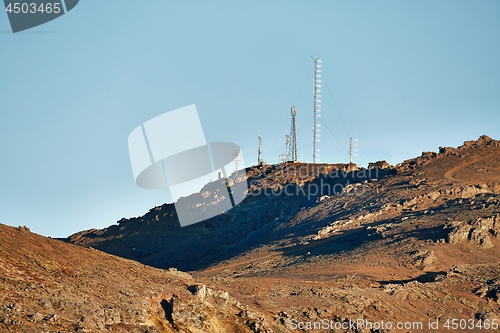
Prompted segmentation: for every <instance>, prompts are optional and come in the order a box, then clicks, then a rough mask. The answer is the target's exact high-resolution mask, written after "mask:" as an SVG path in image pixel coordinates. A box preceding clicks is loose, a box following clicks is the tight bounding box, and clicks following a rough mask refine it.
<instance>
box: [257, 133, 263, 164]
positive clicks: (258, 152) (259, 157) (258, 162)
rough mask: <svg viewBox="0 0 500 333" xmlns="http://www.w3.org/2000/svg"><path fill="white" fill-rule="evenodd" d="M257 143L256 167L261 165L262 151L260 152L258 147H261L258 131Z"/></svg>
mask: <svg viewBox="0 0 500 333" xmlns="http://www.w3.org/2000/svg"><path fill="white" fill-rule="evenodd" d="M258 143H259V148H258V149H257V154H258V155H257V165H261V164H262V158H261V156H262V155H261V154H262V151H261V150H260V147H261V146H262V139H261V138H260V131H259V139H258Z"/></svg>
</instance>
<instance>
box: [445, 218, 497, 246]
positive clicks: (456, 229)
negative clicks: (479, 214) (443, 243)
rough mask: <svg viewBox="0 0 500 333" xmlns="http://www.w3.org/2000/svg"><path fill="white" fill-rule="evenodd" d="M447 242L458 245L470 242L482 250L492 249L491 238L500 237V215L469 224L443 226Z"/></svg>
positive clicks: (455, 223)
mask: <svg viewBox="0 0 500 333" xmlns="http://www.w3.org/2000/svg"><path fill="white" fill-rule="evenodd" d="M445 230H447V231H448V236H447V242H448V243H450V244H459V243H464V242H471V243H474V244H477V245H479V246H481V247H484V248H491V247H493V242H492V237H494V238H496V237H498V236H499V235H500V215H495V216H491V217H487V218H479V219H477V220H474V221H470V222H460V221H458V222H452V223H449V224H447V225H446V226H445Z"/></svg>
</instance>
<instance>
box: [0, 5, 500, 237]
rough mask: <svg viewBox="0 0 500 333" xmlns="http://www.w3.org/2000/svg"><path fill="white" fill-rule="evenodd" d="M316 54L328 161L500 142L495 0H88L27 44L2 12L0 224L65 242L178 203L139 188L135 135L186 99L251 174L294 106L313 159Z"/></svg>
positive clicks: (280, 135)
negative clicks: (236, 148)
mask: <svg viewBox="0 0 500 333" xmlns="http://www.w3.org/2000/svg"><path fill="white" fill-rule="evenodd" d="M316 54H318V55H319V57H320V59H322V60H323V78H324V83H326V84H324V85H323V98H322V100H323V103H322V105H323V107H322V110H323V112H322V118H321V122H320V123H321V124H322V141H321V142H320V143H319V148H320V150H321V155H322V156H321V161H323V162H347V161H348V153H347V150H346V148H347V147H348V142H349V137H350V136H352V137H354V138H356V139H358V140H359V142H358V145H359V147H358V150H359V151H358V153H357V154H358V156H357V157H355V162H357V163H358V164H360V165H366V164H367V163H368V162H370V161H376V160H381V159H386V160H387V161H389V162H390V163H393V164H395V163H399V162H401V161H403V160H405V159H408V158H412V157H415V156H417V155H420V153H421V152H422V151H436V150H437V148H438V146H458V145H460V144H462V142H463V141H464V140H471V139H476V138H477V137H479V136H480V135H481V134H487V135H489V136H491V137H493V138H495V139H500V127H499V124H500V61H499V59H500V2H499V1H496V0H495V1H456V0H453V1H434V0H432V1H427V0H423V1H400V0H397V1H331V0H325V1H291V0H286V1H285V0H283V1H191V2H188V1H163V0H161V1H160V0H149V1H118V0H106V1H102V0H82V1H80V3H79V4H78V5H77V6H76V7H75V8H74V9H73V10H72V11H71V12H69V13H68V14H66V15H64V16H62V17H60V18H58V19H56V20H54V21H51V22H49V23H47V24H44V25H42V26H39V27H36V28H33V29H31V30H28V31H26V32H20V33H17V34H12V32H11V31H10V26H9V23H8V20H7V15H6V13H2V12H0V222H1V223H4V224H9V225H15V226H17V225H26V226H28V227H30V228H31V229H32V231H34V232H37V233H41V234H43V235H47V236H52V237H65V236H68V235H69V234H72V233H74V232H77V231H79V230H83V229H90V228H103V227H106V226H109V225H111V224H114V223H115V222H116V221H117V220H119V219H120V218H122V217H133V216H139V215H142V214H144V213H146V212H147V211H148V210H149V209H150V208H152V207H154V206H155V205H160V204H162V203H164V202H168V201H169V198H170V194H169V193H168V191H166V190H165V191H155V190H145V189H142V188H139V187H137V186H136V185H135V183H134V179H133V176H132V171H131V166H130V161H129V156H128V147H127V138H128V135H129V134H130V132H131V131H132V130H133V129H134V128H136V127H137V126H139V125H140V124H142V123H143V122H145V121H147V120H149V119H151V118H153V117H155V116H157V115H160V114H162V113H164V112H167V111H170V110H173V109H176V108H179V107H183V106H186V105H190V104H196V106H197V109H198V113H199V115H200V119H201V123H202V125H203V128H204V131H205V136H206V139H207V141H229V142H234V143H237V144H239V145H240V146H241V148H242V152H243V156H244V160H245V163H246V164H247V165H252V164H255V163H256V160H257V133H258V132H259V131H260V132H261V136H262V139H263V158H264V160H266V161H267V162H277V161H278V155H279V153H281V152H282V150H283V149H284V136H285V131H289V128H290V116H289V113H290V107H291V106H292V105H295V106H297V109H298V118H297V127H298V142H299V143H298V150H299V157H300V156H302V159H303V160H305V161H311V160H312V152H311V150H312V143H311V142H312V131H311V126H312V76H313V73H312V59H311V56H315V55H316ZM186 135H189V133H186Z"/></svg>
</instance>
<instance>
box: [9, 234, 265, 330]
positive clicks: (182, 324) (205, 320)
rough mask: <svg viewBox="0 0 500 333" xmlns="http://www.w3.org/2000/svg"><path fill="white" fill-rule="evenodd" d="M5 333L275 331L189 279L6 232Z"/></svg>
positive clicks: (238, 305)
mask: <svg viewBox="0 0 500 333" xmlns="http://www.w3.org/2000/svg"><path fill="white" fill-rule="evenodd" d="M0 291H1V293H0V332H2V333H3V332H34V333H35V332H36V333H39V332H100V331H106V332H228V333H229V332H231V333H232V332H252V329H251V328H252V327H261V328H263V329H267V327H269V326H268V325H266V324H265V323H263V319H264V318H265V317H264V316H263V315H262V314H258V313H256V312H253V311H251V309H250V308H249V307H248V306H245V305H243V304H241V303H239V302H238V301H237V300H236V299H234V298H233V297H232V296H231V295H229V294H228V293H227V292H224V291H220V290H216V289H211V288H207V287H206V286H204V285H203V284H201V283H199V282H197V281H196V280H193V278H192V277H191V276H190V275H189V274H187V273H183V272H180V271H176V270H169V271H166V270H159V269H156V268H152V267H148V266H145V265H143V264H140V263H138V262H134V261H131V260H126V259H122V258H119V257H115V256H112V255H109V254H106V253H103V252H100V251H98V250H94V249H85V248H83V247H79V246H75V245H71V244H67V243H64V242H61V241H58V240H53V239H50V238H45V237H42V236H39V235H36V234H33V233H31V232H30V231H29V230H28V229H27V228H24V227H19V228H12V227H8V226H4V225H0ZM269 329H271V328H269Z"/></svg>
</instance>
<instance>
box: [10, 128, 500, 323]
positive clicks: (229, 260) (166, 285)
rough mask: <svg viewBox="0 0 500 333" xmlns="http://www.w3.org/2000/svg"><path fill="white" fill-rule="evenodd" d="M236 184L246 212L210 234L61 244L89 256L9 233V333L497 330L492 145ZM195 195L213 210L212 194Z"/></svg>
mask: <svg viewBox="0 0 500 333" xmlns="http://www.w3.org/2000/svg"><path fill="white" fill-rule="evenodd" d="M230 181H235V182H239V181H246V182H248V184H249V188H250V190H249V196H248V198H247V199H245V200H244V201H243V202H242V203H241V204H240V205H238V206H237V207H235V208H234V209H232V210H230V211H228V212H226V213H225V214H223V215H221V216H218V217H216V218H213V219H210V220H207V221H205V222H202V223H198V224H194V225H191V226H188V227H184V228H181V227H180V226H179V223H178V221H177V218H176V214H175V209H174V206H173V205H169V204H165V205H162V206H159V207H155V208H153V209H151V210H150V211H149V212H148V213H146V214H145V215H144V216H141V217H136V218H130V219H122V220H120V221H118V223H117V224H116V225H113V226H110V227H109V228H106V229H102V230H95V229H94V230H88V231H82V232H80V233H77V234H75V235H72V236H70V237H69V238H68V239H67V240H66V242H71V243H74V244H76V245H80V246H83V247H88V248H90V247H92V249H84V248H83V247H80V246H75V245H72V244H67V243H64V242H61V241H56V240H50V239H46V238H42V237H40V236H37V235H33V234H31V233H29V232H27V231H26V230H24V229H22V228H20V229H19V230H15V229H12V228H8V227H2V228H3V229H1V230H2V240H1V243H0V250H1V251H2V252H1V257H0V260H2V264H1V265H0V267H2V269H5V270H6V272H9V273H7V274H2V276H6V278H5V279H4V280H0V282H2V283H3V285H2V288H3V289H5V290H6V291H7V292H6V293H4V294H5V295H2V296H0V299H1V297H4V299H5V300H4V299H2V304H6V305H5V306H4V308H3V309H1V311H3V312H0V323H2V322H4V325H5V327H8V328H9V329H10V330H11V331H15V332H17V331H22V330H20V329H19V330H17V328H15V329H13V328H12V327H18V328H22V329H25V330H26V331H28V332H30V329H34V328H35V327H36V328H37V329H40V327H41V328H44V329H47V330H48V331H50V329H55V328H56V327H57V329H60V330H61V331H64V330H75V329H88V330H96V331H97V330H99V329H104V328H108V329H110V330H115V331H118V330H120V329H122V330H123V331H132V330H133V329H136V330H137V331H140V330H141V329H142V331H143V332H146V331H148V330H151V331H153V330H154V329H156V330H159V331H160V332H170V331H175V332H184V331H186V332H218V331H224V330H226V331H228V332H230V331H234V332H238V331H241V332H245V331H249V330H251V331H253V332H293V331H297V330H300V329H302V330H303V331H306V332H316V331H318V332H320V331H327V332H328V331H330V332H393V331H396V332H449V331H460V330H461V331H468V332H497V331H500V329H499V328H498V326H496V325H499V323H498V320H499V319H500V318H498V314H499V313H500V260H499V259H500V142H499V141H496V140H493V139H491V138H489V137H487V136H482V137H480V138H479V139H478V140H476V141H466V142H465V143H464V144H463V145H462V146H460V147H458V148H450V147H444V148H443V147H439V149H438V151H437V152H424V153H422V155H421V156H419V157H416V158H414V159H410V160H407V161H404V162H403V163H401V164H398V165H396V166H390V165H388V164H387V163H386V162H384V161H380V162H374V163H371V164H370V165H369V168H367V169H365V168H359V167H357V166H356V165H343V164H318V165H308V164H301V163H288V164H283V165H262V166H259V167H254V168H251V169H248V170H247V172H246V174H245V175H239V176H236V175H233V176H232V179H231V180H230ZM198 195H203V196H204V198H206V202H205V204H206V205H211V204H214V203H215V202H217V200H218V199H217V195H218V194H217V193H215V192H214V191H211V187H210V184H209V185H207V187H206V188H205V189H204V190H203V191H202V193H200V194H198ZM4 234H5V236H6V237H5V240H4V237H3V235H4ZM45 243H47V245H45ZM25 244H27V245H25ZM94 248H95V249H97V250H95V249H94ZM100 251H103V252H108V253H111V254H113V255H117V256H120V257H124V258H129V259H133V260H134V261H131V260H127V259H122V258H119V257H116V256H113V255H108V254H105V253H103V252H100ZM138 262H141V263H142V264H139V263H138ZM143 264H147V265H150V266H155V267H158V268H162V269H166V270H160V269H155V268H152V267H149V266H144V265H143ZM170 267H175V268H177V269H182V270H187V271H189V274H190V276H192V278H191V277H190V276H189V275H187V274H185V273H181V272H180V271H176V270H173V269H169V268H170ZM66 270H69V271H70V274H67V273H64V272H65V271H66ZM194 281H197V282H194ZM38 283H42V284H43V287H40V286H39V284H38ZM60 290H62V294H61V292H60ZM226 292H227V293H228V294H226ZM58 299H61V300H63V303H62V304H63V305H57V304H58V303H57V300H58ZM39 300H42V301H39ZM148 300H149V301H148ZM44 302H45V303H44ZM17 304H22V306H21V308H20V310H16V309H17ZM43 304H49V306H48V307H47V308H44V305H43ZM54 304H55V305H54ZM88 304H92V306H90V305H88ZM243 304H246V305H243ZM106 309H114V310H113V311H111V312H106V311H107V310H106ZM133 311H136V312H135V313H134V312H133ZM109 313H111V314H109ZM115 313H119V314H120V315H119V316H118V315H115ZM53 315H56V318H58V319H57V320H55V321H51V319H50V318H52V316H53ZM110 316H111V317H110ZM87 318H92V319H87ZM111 318H120V319H119V320H118V319H117V321H116V322H114V321H113V320H112V319H111ZM5 323H7V324H5ZM103 323H104V324H103ZM455 324H456V325H458V326H457V327H456V328H453V327H454V326H453V325H455ZM1 325H2V324H0V332H2V331H1V329H2V328H3V327H2V326H1ZM13 325H17V326H13ZM56 325H59V326H56ZM78 325H83V326H82V327H80V326H78ZM124 325H129V326H124ZM134 325H135V326H134ZM398 325H401V326H398ZM460 325H462V326H463V325H465V326H464V327H465V328H464V327H462V328H461V326H460ZM6 332H8V331H6Z"/></svg>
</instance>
